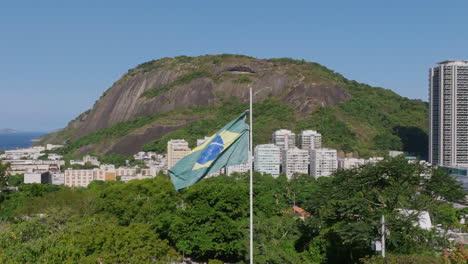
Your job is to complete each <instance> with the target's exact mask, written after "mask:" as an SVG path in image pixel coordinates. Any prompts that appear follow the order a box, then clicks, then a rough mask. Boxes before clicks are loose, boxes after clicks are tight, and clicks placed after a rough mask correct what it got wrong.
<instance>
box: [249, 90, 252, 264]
mask: <svg viewBox="0 0 468 264" xmlns="http://www.w3.org/2000/svg"><path fill="white" fill-rule="evenodd" d="M249 88H250V111H249V114H250V133H249V136H250V144H249V145H250V146H249V148H250V153H249V163H250V193H249V195H250V264H253V140H252V132H253V126H252V86H250V87H249Z"/></svg>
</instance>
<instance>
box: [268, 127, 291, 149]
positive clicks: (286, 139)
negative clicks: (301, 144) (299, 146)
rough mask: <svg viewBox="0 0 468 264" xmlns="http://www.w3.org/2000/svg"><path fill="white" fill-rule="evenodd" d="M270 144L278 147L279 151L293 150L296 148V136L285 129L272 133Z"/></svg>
mask: <svg viewBox="0 0 468 264" xmlns="http://www.w3.org/2000/svg"><path fill="white" fill-rule="evenodd" d="M272 142H273V144H275V145H276V146H278V147H279V148H280V150H281V151H284V150H286V149H290V148H294V147H295V146H296V134H294V132H292V131H291V130H287V129H280V130H276V131H275V132H273V135H272Z"/></svg>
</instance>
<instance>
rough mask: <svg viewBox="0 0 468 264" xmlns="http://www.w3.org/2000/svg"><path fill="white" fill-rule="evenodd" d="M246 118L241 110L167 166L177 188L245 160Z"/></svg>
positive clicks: (245, 113)
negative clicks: (232, 118)
mask: <svg viewBox="0 0 468 264" xmlns="http://www.w3.org/2000/svg"><path fill="white" fill-rule="evenodd" d="M246 117H247V112H244V113H243V114H242V115H240V116H239V117H237V118H236V119H235V120H233V121H231V122H230V123H228V124H227V125H225V126H224V127H223V128H221V129H220V130H219V131H218V132H217V133H216V134H214V135H212V136H211V137H210V138H208V139H207V140H206V141H205V142H204V143H203V144H202V145H200V146H198V147H196V148H194V149H193V150H192V151H191V152H190V153H189V154H187V156H185V157H184V158H182V159H181V160H180V161H179V162H177V163H176V164H175V165H174V166H173V167H172V168H170V169H169V175H170V177H171V180H172V182H173V183H174V187H175V189H176V190H180V189H182V188H185V187H188V186H190V185H193V184H195V183H197V182H198V181H199V180H201V179H203V178H204V177H206V176H207V175H210V174H212V173H215V172H218V171H219V170H220V169H222V168H224V167H227V166H232V165H239V164H244V163H247V161H248V150H249V126H248V125H247V124H246V123H245V119H246Z"/></svg>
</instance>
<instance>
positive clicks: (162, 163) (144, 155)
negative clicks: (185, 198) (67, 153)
mask: <svg viewBox="0 0 468 264" xmlns="http://www.w3.org/2000/svg"><path fill="white" fill-rule="evenodd" d="M60 147H62V146H60V145H50V144H48V145H46V146H35V147H30V148H24V149H16V150H6V151H5V152H4V153H3V154H2V155H0V159H2V161H3V162H5V163H9V164H10V169H9V173H10V174H12V175H14V174H23V175H24V183H39V184H57V185H65V186H69V187H86V186H87V185H88V184H89V183H91V182H92V181H95V180H101V181H112V180H121V181H124V182H127V181H130V180H133V179H145V178H152V177H155V176H156V175H157V174H158V173H159V172H161V171H162V172H167V159H166V157H165V155H161V154H157V153H155V152H139V153H137V154H135V155H134V158H135V160H140V161H142V162H143V163H144V166H142V167H139V166H134V167H128V166H126V167H119V168H115V166H114V165H108V164H101V162H100V161H99V159H98V158H97V157H93V156H91V155H86V156H84V157H83V158H82V159H80V160H70V163H69V164H70V165H71V166H73V165H80V166H85V165H91V166H94V167H95V168H92V169H76V167H75V166H73V168H67V169H64V168H65V165H66V164H65V160H63V157H62V156H60V155H58V154H55V153H51V151H53V150H54V149H57V148H60ZM127 163H128V162H127ZM74 168H75V169H74Z"/></svg>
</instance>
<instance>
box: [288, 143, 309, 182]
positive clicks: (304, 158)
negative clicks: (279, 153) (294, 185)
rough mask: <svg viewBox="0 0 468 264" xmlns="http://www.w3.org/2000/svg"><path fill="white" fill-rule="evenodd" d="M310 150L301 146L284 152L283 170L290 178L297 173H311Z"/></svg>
mask: <svg viewBox="0 0 468 264" xmlns="http://www.w3.org/2000/svg"><path fill="white" fill-rule="evenodd" d="M309 162H310V161H309V151H308V150H305V149H300V148H296V147H295V148H291V149H288V150H286V151H284V152H283V172H284V173H285V174H286V177H287V178H288V179H292V178H293V175H294V174H295V173H301V174H308V173H309Z"/></svg>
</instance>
